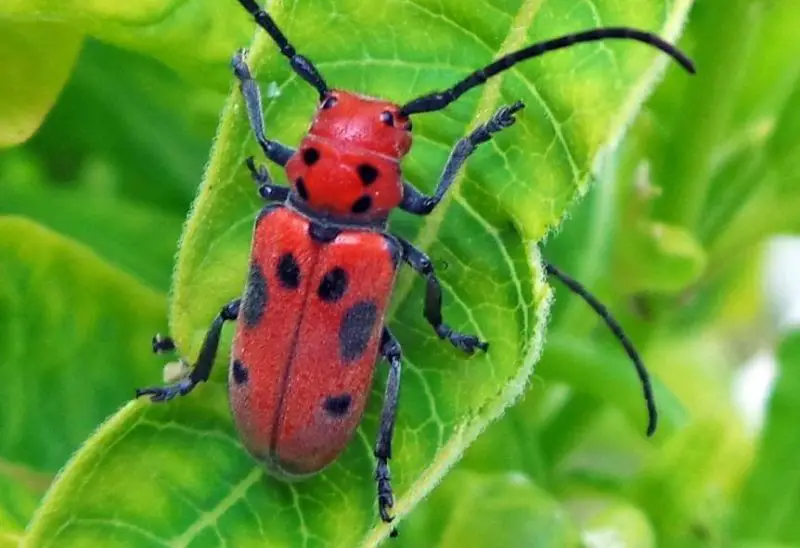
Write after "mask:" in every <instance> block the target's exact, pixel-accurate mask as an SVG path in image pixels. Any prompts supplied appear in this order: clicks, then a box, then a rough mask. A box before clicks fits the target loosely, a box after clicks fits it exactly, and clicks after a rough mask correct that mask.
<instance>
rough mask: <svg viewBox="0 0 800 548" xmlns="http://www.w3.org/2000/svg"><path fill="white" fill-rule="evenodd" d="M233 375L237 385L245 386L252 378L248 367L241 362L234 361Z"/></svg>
mask: <svg viewBox="0 0 800 548" xmlns="http://www.w3.org/2000/svg"><path fill="white" fill-rule="evenodd" d="M231 373H233V382H235V383H236V384H245V383H246V382H247V379H248V378H249V376H250V374H249V373H248V372H247V367H245V365H244V364H243V363H242V362H241V361H240V360H233V363H232V364H231Z"/></svg>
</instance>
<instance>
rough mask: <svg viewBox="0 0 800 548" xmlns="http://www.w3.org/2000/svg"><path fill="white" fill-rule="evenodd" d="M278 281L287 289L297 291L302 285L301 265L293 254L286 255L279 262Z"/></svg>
mask: <svg viewBox="0 0 800 548" xmlns="http://www.w3.org/2000/svg"><path fill="white" fill-rule="evenodd" d="M278 280H280V282H281V285H282V286H283V287H285V288H286V289H297V287H298V286H299V285H300V265H298V264H297V260H295V258H294V255H292V254H291V252H289V253H284V254H283V255H281V258H280V259H279V260H278Z"/></svg>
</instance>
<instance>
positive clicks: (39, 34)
mask: <svg viewBox="0 0 800 548" xmlns="http://www.w3.org/2000/svg"><path fill="white" fill-rule="evenodd" d="M1 12H2V10H0V13H1ZM0 36H2V39H0V66H2V67H3V79H2V81H0V119H2V120H3V123H2V124H0V148H3V147H7V146H10V145H16V144H17V143H21V142H23V141H25V140H27V139H28V138H29V137H30V136H31V135H32V134H33V132H35V131H36V130H37V129H38V128H39V125H40V124H41V123H42V120H43V119H44V117H45V115H46V114H47V113H48V111H49V110H50V109H51V108H52V106H53V103H55V101H56V97H58V94H59V92H60V91H61V88H62V87H63V86H64V83H65V82H66V81H67V77H68V76H69V74H70V71H71V70H72V65H73V64H74V63H75V59H76V58H77V56H78V51H79V50H80V47H81V42H82V41H83V35H82V34H81V33H80V32H76V31H75V30H74V29H71V28H69V27H67V26H65V25H62V24H59V23H50V22H34V23H31V22H28V23H16V22H14V23H12V22H9V21H7V20H5V19H3V18H2V17H0Z"/></svg>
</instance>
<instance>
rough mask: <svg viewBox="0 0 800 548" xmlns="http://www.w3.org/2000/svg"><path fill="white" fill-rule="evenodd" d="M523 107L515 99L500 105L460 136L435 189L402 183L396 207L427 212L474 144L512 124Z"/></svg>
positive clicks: (424, 213)
mask: <svg viewBox="0 0 800 548" xmlns="http://www.w3.org/2000/svg"><path fill="white" fill-rule="evenodd" d="M523 108H525V104H524V103H523V102H522V101H517V102H516V103H514V104H513V105H507V106H503V107H500V109H498V111H497V112H495V113H494V116H492V117H491V118H490V119H489V121H488V122H486V123H485V124H482V125H480V126H478V127H477V128H476V129H475V130H474V131H473V132H472V133H470V134H469V135H467V136H466V137H464V138H463V139H461V140H460V141H459V142H458V143H456V146H455V147H454V148H453V151H452V152H451V153H450V158H448V160H447V164H445V166H444V171H443V172H442V176H441V177H440V179H439V184H438V185H437V186H436V191H435V192H434V194H433V196H427V195H426V194H423V193H421V192H420V191H419V190H417V189H416V188H414V187H413V186H412V185H410V184H409V183H406V182H404V183H403V201H402V202H401V204H400V209H402V210H403V211H407V212H409V213H414V214H416V215H427V214H428V213H430V212H431V211H433V209H434V208H435V207H436V206H437V205H439V202H441V201H442V198H444V195H445V194H446V193H447V189H449V188H450V185H452V184H453V182H454V181H455V180H456V176H458V173H459V171H461V168H462V167H463V166H464V163H465V162H466V161H467V158H469V156H470V155H471V154H472V153H473V152H475V150H477V148H478V145H480V144H482V143H485V142H486V141H488V140H489V139H491V138H492V136H493V135H494V134H495V133H498V132H500V131H502V130H504V129H505V128H507V127H511V126H512V125H514V122H516V121H517V119H516V118H514V114H515V113H516V112H518V111H520V110H522V109H523Z"/></svg>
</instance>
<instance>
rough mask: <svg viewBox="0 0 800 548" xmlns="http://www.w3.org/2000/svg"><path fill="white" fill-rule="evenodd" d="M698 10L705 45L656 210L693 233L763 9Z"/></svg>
mask: <svg viewBox="0 0 800 548" xmlns="http://www.w3.org/2000/svg"><path fill="white" fill-rule="evenodd" d="M698 8H699V7H696V8H695V12H696V15H697V16H698V17H700V18H701V20H700V21H699V22H698V24H697V25H696V28H697V30H698V32H697V33H696V36H697V38H698V41H700V40H701V41H702V42H701V44H702V45H701V47H699V48H698V49H697V51H696V53H695V60H696V62H697V76H696V78H695V79H693V81H692V82H691V87H692V90H693V91H692V93H687V94H685V95H684V100H683V104H682V105H681V107H680V108H678V109H676V111H677V112H680V113H681V114H680V116H679V117H678V119H677V122H676V125H675V126H674V127H673V132H672V137H671V144H670V145H669V146H668V149H669V150H670V151H671V152H672V153H671V154H670V155H669V156H668V157H665V158H663V165H662V169H661V170H660V171H661V173H660V177H659V181H658V182H659V184H661V185H662V186H663V189H664V194H663V195H662V197H661V199H659V200H658V203H657V204H656V216H657V218H658V219H660V220H662V221H664V222H667V223H671V224H675V225H678V226H683V227H686V228H689V229H690V230H693V229H694V228H695V227H696V226H697V223H698V220H699V218H700V215H701V214H702V212H703V209H704V206H705V203H706V197H707V194H708V190H709V186H710V184H711V177H710V173H711V162H712V159H713V155H714V154H713V153H714V150H715V147H716V146H717V144H718V143H720V142H721V141H722V140H723V137H724V133H725V131H726V130H727V128H728V121H729V115H730V113H731V111H732V106H733V103H734V101H735V99H736V96H737V93H736V91H737V90H738V89H739V87H740V84H741V82H742V78H743V76H744V68H745V66H746V62H747V57H748V55H747V54H748V52H749V50H750V47H751V46H752V38H753V37H754V35H756V34H757V30H758V27H759V25H758V23H759V21H760V17H759V15H760V12H761V9H762V3H761V2H759V1H755V2H754V1H753V0H731V1H730V2H728V3H727V4H726V6H725V10H724V12H721V11H719V10H715V9H705V10H700V9H698ZM706 8H708V6H706ZM723 14H724V18H720V16H721V15H723Z"/></svg>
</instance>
